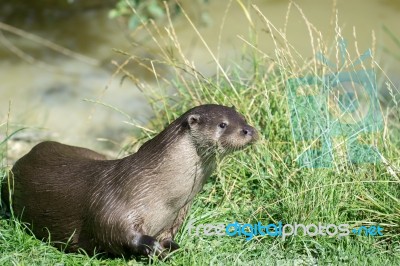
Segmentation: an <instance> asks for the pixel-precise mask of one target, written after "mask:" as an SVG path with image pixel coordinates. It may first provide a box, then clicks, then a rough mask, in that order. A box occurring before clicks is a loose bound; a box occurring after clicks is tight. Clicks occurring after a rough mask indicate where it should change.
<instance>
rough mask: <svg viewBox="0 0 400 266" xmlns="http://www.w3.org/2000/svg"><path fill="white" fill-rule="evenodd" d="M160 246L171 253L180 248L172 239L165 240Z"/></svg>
mask: <svg viewBox="0 0 400 266" xmlns="http://www.w3.org/2000/svg"><path fill="white" fill-rule="evenodd" d="M160 244H161V246H162V247H163V248H164V249H166V250H168V251H170V252H171V251H174V250H177V249H179V248H180V247H179V245H178V244H177V243H176V242H175V241H174V240H172V239H171V238H166V239H163V240H162V241H161V242H160Z"/></svg>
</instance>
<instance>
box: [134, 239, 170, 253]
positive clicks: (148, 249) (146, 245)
mask: <svg viewBox="0 0 400 266" xmlns="http://www.w3.org/2000/svg"><path fill="white" fill-rule="evenodd" d="M132 246H133V250H134V252H135V253H136V254H140V255H146V256H154V255H155V256H160V255H161V254H162V252H163V247H162V246H161V244H160V243H159V242H158V241H157V239H155V238H154V237H152V236H149V235H141V236H140V237H139V238H138V239H135V240H133V241H132Z"/></svg>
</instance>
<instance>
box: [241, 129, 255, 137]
mask: <svg viewBox="0 0 400 266" xmlns="http://www.w3.org/2000/svg"><path fill="white" fill-rule="evenodd" d="M242 133H243V134H244V135H245V136H250V137H255V138H257V131H256V130H255V129H254V128H253V127H251V126H245V127H244V128H243V129H242Z"/></svg>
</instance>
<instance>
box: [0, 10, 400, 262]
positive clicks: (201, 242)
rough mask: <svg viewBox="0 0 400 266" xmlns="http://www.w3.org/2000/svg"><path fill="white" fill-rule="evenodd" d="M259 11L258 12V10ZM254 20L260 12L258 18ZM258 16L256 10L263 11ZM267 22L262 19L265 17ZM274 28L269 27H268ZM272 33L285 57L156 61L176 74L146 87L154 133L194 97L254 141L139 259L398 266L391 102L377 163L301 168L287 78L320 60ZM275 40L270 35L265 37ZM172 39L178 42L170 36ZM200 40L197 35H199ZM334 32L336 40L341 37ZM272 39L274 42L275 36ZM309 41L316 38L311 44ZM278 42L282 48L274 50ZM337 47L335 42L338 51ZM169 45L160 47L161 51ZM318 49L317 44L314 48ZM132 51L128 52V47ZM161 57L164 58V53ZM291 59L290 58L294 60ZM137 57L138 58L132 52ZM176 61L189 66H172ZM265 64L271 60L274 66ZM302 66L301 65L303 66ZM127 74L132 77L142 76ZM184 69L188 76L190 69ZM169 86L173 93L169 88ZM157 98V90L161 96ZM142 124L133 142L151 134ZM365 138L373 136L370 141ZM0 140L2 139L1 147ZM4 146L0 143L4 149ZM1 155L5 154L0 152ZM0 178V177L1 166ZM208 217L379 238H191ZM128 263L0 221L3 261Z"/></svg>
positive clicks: (395, 132) (341, 161) (398, 197)
mask: <svg viewBox="0 0 400 266" xmlns="http://www.w3.org/2000/svg"><path fill="white" fill-rule="evenodd" d="M256 15H260V14H258V13H257V12H256ZM260 16H261V15H260ZM261 20H262V21H263V19H262V16H261ZM264 22H265V23H266V26H267V27H271V25H270V24H269V22H267V21H264ZM271 32H274V30H272V29H271ZM278 35H279V34H278V32H275V36H273V39H274V40H275V41H276V43H277V48H282V47H283V48H285V49H284V54H280V55H277V57H276V58H275V59H274V60H273V61H272V60H265V59H262V58H266V57H263V56H262V54H260V53H259V52H258V51H257V50H255V49H254V50H250V51H248V52H247V53H246V56H244V57H243V59H242V61H238V63H237V65H236V66H234V67H231V68H230V71H227V70H225V69H223V68H218V69H217V74H216V76H215V77H212V78H204V77H202V76H201V75H200V74H199V73H198V72H196V71H195V70H193V68H192V66H190V65H189V64H188V61H185V58H184V57H183V56H182V54H181V53H179V49H178V51H177V52H176V54H175V57H174V58H172V56H171V57H169V53H165V55H166V57H164V58H163V63H162V64H166V65H168V66H169V67H170V68H171V69H172V70H173V71H175V72H174V73H175V75H174V78H171V76H168V77H167V76H161V75H159V74H158V72H157V69H156V68H155V69H151V71H153V72H154V74H155V76H157V78H158V80H159V82H160V83H159V84H160V86H159V88H154V87H152V86H153V85H149V86H148V87H145V88H144V89H145V90H144V91H145V93H146V95H147V96H148V100H149V102H150V103H151V104H152V106H153V109H154V111H155V117H154V119H153V120H152V123H151V124H150V125H149V126H148V127H149V129H151V130H154V131H156V132H159V131H160V130H161V129H162V128H163V127H164V126H165V125H166V124H168V123H169V122H171V121H172V120H173V119H174V118H176V117H178V116H179V115H180V114H182V113H183V112H184V111H186V110H187V109H188V108H190V107H192V106H194V105H197V104H201V103H219V104H224V105H229V106H230V105H235V106H236V108H237V110H238V111H239V112H241V113H243V114H244V115H245V116H246V118H247V120H248V122H249V123H250V124H251V125H254V126H255V127H256V128H257V129H258V131H259V133H260V135H261V139H260V141H259V142H258V143H257V144H255V145H253V146H252V147H248V148H246V149H245V150H243V151H239V152H236V153H235V154H232V155H231V156H229V157H227V158H224V159H223V160H222V161H221V162H219V167H218V169H217V171H216V172H215V174H214V175H213V176H212V177H211V178H210V179H209V180H208V182H207V183H206V184H205V186H204V189H203V190H202V191H201V193H200V194H199V195H198V196H197V197H196V198H195V200H194V202H193V206H192V209H191V211H190V213H189V216H188V217H187V219H186V221H185V223H184V225H183V226H182V228H181V229H180V231H179V233H178V235H177V236H176V241H177V242H178V243H179V244H180V245H181V247H182V249H180V250H178V251H177V252H175V253H174V254H172V255H171V256H170V258H169V260H168V261H166V262H162V261H158V260H157V259H151V260H147V259H143V260H141V261H139V263H141V264H151V265H153V264H154V265H208V264H213V265H399V264H400V255H399V254H400V178H399V170H398V169H399V164H400V161H399V160H400V156H399V153H400V145H399V144H400V143H399V139H400V138H399V137H400V132H399V128H398V126H396V123H397V122H396V121H398V117H399V116H398V115H399V113H398V111H396V110H398V106H395V107H391V108H392V109H388V110H385V112H384V119H385V124H384V128H383V129H382V131H381V132H380V133H378V134H374V135H373V136H370V138H371V139H372V140H373V141H376V142H377V143H378V147H379V150H380V152H381V153H382V155H383V158H384V161H382V162H380V163H376V164H351V163H348V162H347V161H346V160H345V157H343V156H340V147H339V148H337V149H335V151H334V154H335V155H337V156H336V157H335V161H334V165H333V167H332V168H320V169H319V168H304V167H301V165H299V164H298V163H296V158H297V157H298V155H299V154H300V153H301V152H302V151H303V150H304V148H305V147H306V146H304V145H303V144H302V143H297V142H295V141H294V139H293V137H292V130H291V124H290V119H289V118H290V114H289V108H288V99H287V91H286V87H285V83H286V80H287V79H288V78H291V77H296V76H302V75H304V74H313V75H320V74H321V73H322V72H324V71H328V70H326V69H324V68H323V67H322V66H320V65H318V64H317V62H315V61H313V60H306V59H304V60H305V61H302V62H305V63H302V64H301V65H300V64H299V63H296V57H298V56H299V55H298V54H297V55H296V53H295V51H293V50H292V48H290V46H288V45H285V44H287V43H285V42H286V39H285V38H284V37H282V36H281V37H277V36H278ZM271 36H272V35H271ZM169 37H171V39H172V44H174V43H177V42H179V40H177V39H176V38H175V37H174V36H173V34H171V35H170V36H169ZM199 37H200V38H201V36H199ZM339 37H340V36H339ZM278 38H281V39H279V40H278ZM314 41H315V42H316V40H314ZM278 46H279V47H278ZM336 48H337V47H336ZM166 49H167V48H166ZM315 49H317V48H315ZM125 54H129V53H125ZM167 54H168V56H167ZM292 59H293V60H292ZM129 60H134V62H135V63H136V62H137V63H141V62H144V61H145V60H143V61H135V60H138V59H136V58H134V59H133V58H132V57H131V58H129V59H127V61H129ZM177 62H186V63H185V64H184V63H177ZM271 64H273V65H274V66H273V67H272V68H271V67H270V66H271ZM304 65H305V66H306V67H303V66H304ZM121 69H122V71H124V72H125V74H127V75H128V76H129V77H130V78H131V79H132V80H134V81H135V80H140V78H138V77H135V76H134V74H132V73H129V72H128V71H127V70H125V69H124V68H123V67H121ZM188 73H189V74H188ZM171 86H173V87H174V88H176V90H175V91H173V92H171V91H166V89H165V88H167V87H171ZM160 93H161V95H162V96H158V95H160ZM148 132H151V131H146V130H143V133H142V135H141V136H139V137H138V139H139V141H138V143H134V144H132V145H127V147H126V148H125V150H126V151H129V150H135V149H137V147H138V145H137V144H140V143H142V142H143V141H145V140H146V139H148V138H150V137H151V136H154V133H150V134H149V133H148ZM371 139H370V140H371ZM3 145H4V144H3ZM3 151H4V149H3ZM2 156H4V153H3V155H2ZM1 173H2V175H3V176H4V175H6V173H7V171H6V170H5V165H3V170H2V172H1ZM189 220H194V221H195V225H196V224H206V223H225V224H227V223H231V222H234V221H238V222H240V223H256V222H257V221H261V222H262V223H263V224H268V223H277V222H279V221H282V223H283V224H285V223H295V222H297V223H302V224H311V223H316V224H317V223H318V222H321V223H326V224H336V225H338V224H342V223H347V224H350V225H351V227H353V226H360V225H371V224H380V225H381V226H383V227H384V235H383V236H379V237H366V236H354V235H352V236H347V237H343V238H337V237H327V236H318V237H309V236H303V235H300V236H296V237H289V238H287V239H285V240H282V239H281V238H274V237H268V236H265V237H259V236H258V237H255V238H254V239H252V240H251V241H246V240H245V239H244V237H228V236H205V235H200V236H191V235H189V234H188V231H187V222H188V221H189ZM56 264H57V265H121V264H129V265H135V264H136V261H135V260H124V259H122V258H119V259H106V258H101V257H99V256H97V257H88V256H86V255H83V254H65V253H63V252H60V251H58V250H56V249H55V248H53V247H51V246H49V245H48V244H47V243H42V242H41V241H38V240H36V239H34V238H33V237H32V236H30V235H29V234H27V233H25V232H24V231H23V226H22V225H20V224H19V223H18V222H17V221H14V220H12V221H6V220H0V265H56Z"/></svg>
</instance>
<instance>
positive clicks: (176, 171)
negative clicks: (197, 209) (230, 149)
mask: <svg viewBox="0 0 400 266" xmlns="http://www.w3.org/2000/svg"><path fill="white" fill-rule="evenodd" d="M125 159H126V161H127V162H128V163H129V164H130V165H132V166H134V167H135V166H138V165H140V166H141V169H137V170H139V171H145V172H147V173H146V176H147V177H148V178H149V177H151V176H154V177H155V178H156V177H157V179H155V180H154V181H155V182H158V183H160V184H163V185H164V187H165V186H175V187H184V188H188V187H190V188H191V189H190V191H193V193H197V192H198V191H199V190H200V189H201V187H202V185H203V184H204V182H205V181H206V180H207V178H208V177H209V176H210V175H211V174H212V172H213V171H214V169H215V167H216V163H215V159H216V156H215V149H204V148H199V147H198V145H196V143H195V141H193V137H192V136H191V134H190V132H189V129H187V128H185V127H182V125H181V123H180V121H175V122H173V123H172V124H171V125H170V126H169V127H167V128H166V129H165V130H164V131H162V132H161V133H160V134H158V135H157V136H156V137H154V138H153V139H151V140H149V141H148V142H146V143H145V144H143V145H142V147H141V148H140V149H139V150H138V152H137V153H135V154H132V155H130V156H128V157H127V158H125ZM160 177H162V178H165V180H160ZM164 181H165V182H164ZM182 193H183V192H182ZM182 196H183V195H182ZM192 196H194V195H192V193H190V197H192Z"/></svg>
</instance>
